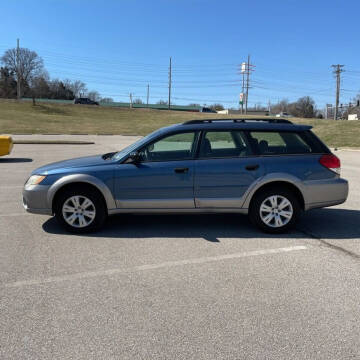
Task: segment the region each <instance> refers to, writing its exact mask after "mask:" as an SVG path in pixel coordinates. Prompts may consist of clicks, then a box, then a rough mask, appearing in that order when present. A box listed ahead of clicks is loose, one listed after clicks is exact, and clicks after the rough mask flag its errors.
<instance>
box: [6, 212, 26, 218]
mask: <svg viewBox="0 0 360 360" xmlns="http://www.w3.org/2000/svg"><path fill="white" fill-rule="evenodd" d="M28 215H31V214H29V213H26V212H23V213H13V214H0V217H13V216H28Z"/></svg>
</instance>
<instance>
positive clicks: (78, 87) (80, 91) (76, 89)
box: [64, 79, 88, 97]
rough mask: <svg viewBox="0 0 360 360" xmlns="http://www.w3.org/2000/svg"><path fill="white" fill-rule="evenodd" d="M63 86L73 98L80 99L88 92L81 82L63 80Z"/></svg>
mask: <svg viewBox="0 0 360 360" xmlns="http://www.w3.org/2000/svg"><path fill="white" fill-rule="evenodd" d="M64 85H65V86H66V87H67V88H68V89H70V90H71V91H72V92H73V93H74V96H75V97H81V96H82V95H84V94H86V93H87V91H88V90H87V88H86V84H85V83H84V82H82V81H81V80H74V81H72V80H69V79H65V80H64Z"/></svg>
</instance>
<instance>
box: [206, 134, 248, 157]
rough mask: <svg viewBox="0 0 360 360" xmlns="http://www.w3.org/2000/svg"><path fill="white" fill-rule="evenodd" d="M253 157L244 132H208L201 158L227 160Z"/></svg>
mask: <svg viewBox="0 0 360 360" xmlns="http://www.w3.org/2000/svg"><path fill="white" fill-rule="evenodd" d="M248 155H251V151H250V147H249V146H248V144H247V139H246V137H245V136H244V133H243V132H242V131H230V130H229V131H208V132H206V133H205V134H204V136H203V139H202V141H201V147H200V158H226V157H241V156H248Z"/></svg>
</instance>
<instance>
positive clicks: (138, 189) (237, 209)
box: [23, 119, 348, 233]
mask: <svg viewBox="0 0 360 360" xmlns="http://www.w3.org/2000/svg"><path fill="white" fill-rule="evenodd" d="M310 129H311V126H305V125H294V124H292V123H291V122H290V121H288V120H285V119H257V120H254V119H249V120H245V119H233V120H193V121H188V122H185V123H183V124H176V125H172V126H169V127H166V128H163V129H160V130H157V131H155V132H154V133H152V134H150V135H148V136H146V137H144V138H142V139H140V140H139V141H137V142H136V143H134V144H132V145H130V146H129V147H127V148H126V149H124V150H122V151H119V152H113V153H108V154H104V155H97V156H90V157H85V158H78V159H72V160H66V161H62V162H58V163H54V164H50V165H46V166H43V167H40V168H39V169H36V170H34V171H33V172H32V174H31V176H30V178H29V179H28V180H27V182H26V184H25V187H24V191H23V203H24V207H25V209H26V210H27V211H28V212H32V213H37V214H48V215H53V214H54V215H55V216H56V218H57V219H58V221H59V222H60V224H61V225H63V226H64V227H65V228H66V229H67V230H69V231H72V232H79V233H80V232H86V231H93V230H96V229H99V228H100V227H101V226H102V225H103V224H104V222H105V219H106V218H107V216H108V215H112V214H119V213H213V212H219V213H241V214H248V215H249V217H250V219H251V221H252V222H253V223H254V224H255V225H257V226H258V227H259V228H260V229H261V230H263V231H266V232H270V233H280V232H284V231H287V230H289V229H290V228H291V227H293V226H294V225H295V224H296V222H297V220H298V218H299V215H300V214H301V212H302V211H306V210H310V209H313V208H321V207H325V206H332V205H337V204H341V203H343V202H344V201H345V200H346V198H347V195H348V182H347V181H346V180H344V179H342V178H341V177H340V160H339V159H338V158H337V157H336V156H335V155H334V154H332V153H331V151H330V150H329V149H328V148H327V146H325V145H324V144H323V143H322V142H321V141H320V140H319V139H318V137H317V136H316V135H314V134H313V133H312V132H311V130H310Z"/></svg>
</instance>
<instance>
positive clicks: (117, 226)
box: [0, 136, 360, 360]
mask: <svg viewBox="0 0 360 360" xmlns="http://www.w3.org/2000/svg"><path fill="white" fill-rule="evenodd" d="M34 137H36V138H40V136H34ZM16 138H22V139H24V138H31V136H17V137H16ZM42 138H46V139H49V138H59V137H56V136H47V137H42ZM64 138H67V139H68V138H69V136H67V137H65V136H64ZM70 138H71V139H86V140H88V139H90V140H92V139H94V141H95V145H26V144H25V145H16V146H15V148H14V150H13V153H12V154H11V156H8V157H3V158H0V180H1V182H0V184H1V185H0V358H1V359H87V360H88V359H197V360H199V359H358V358H360V322H359V319H360V276H359V271H360V266H359V265H360V152H355V151H338V152H337V155H338V156H339V157H340V158H341V160H342V176H343V177H345V178H347V179H348V180H349V181H350V195H349V199H348V201H347V202H346V203H345V204H342V205H339V206H336V207H333V208H328V209H321V210H313V211H311V212H308V213H307V214H305V215H304V216H303V217H302V219H301V222H300V224H299V225H298V227H297V229H296V230H295V231H293V232H292V233H290V234H286V235H280V236H278V235H277V236H271V235H264V234H262V233H260V232H259V231H258V230H257V229H255V228H253V227H252V226H251V225H250V224H249V222H248V220H247V217H246V216H240V215H229V214H227V215H197V216H193V215H192V216H188V215H181V216H179V215H172V216H170V215H169V216H164V215H163V216H161V215H156V216H155V215H152V216H130V215H126V216H125V215H121V216H116V217H113V218H111V219H109V221H108V223H107V226H106V227H105V228H104V229H103V230H102V231H100V232H99V233H97V234H90V235H87V236H75V235H70V234H67V233H64V232H63V231H62V229H61V228H60V227H59V226H58V225H57V223H56V221H55V220H54V219H52V218H49V217H47V216H40V215H30V214H26V213H25V211H24V210H23V208H22V201H21V199H22V196H21V190H22V186H23V184H24V182H25V180H26V178H27V177H28V175H29V173H30V171H32V170H33V169H34V168H36V167H38V166H40V165H43V164H46V163H49V162H54V161H58V160H62V159H66V158H72V157H77V156H83V155H84V156H85V155H91V154H97V153H105V152H109V151H113V150H117V149H120V148H122V147H124V146H125V145H127V144H130V143H131V142H133V141H134V140H135V139H136V137H121V136H98V137H96V136H89V137H86V136H73V137H70Z"/></svg>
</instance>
